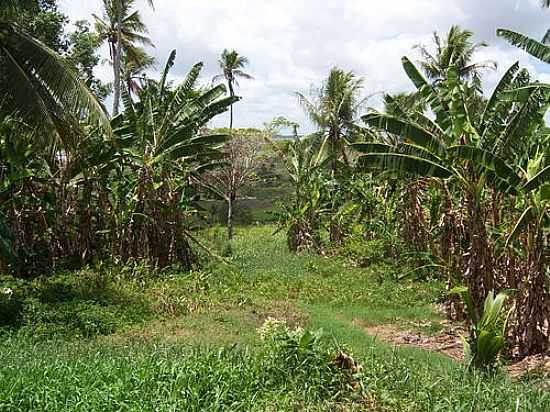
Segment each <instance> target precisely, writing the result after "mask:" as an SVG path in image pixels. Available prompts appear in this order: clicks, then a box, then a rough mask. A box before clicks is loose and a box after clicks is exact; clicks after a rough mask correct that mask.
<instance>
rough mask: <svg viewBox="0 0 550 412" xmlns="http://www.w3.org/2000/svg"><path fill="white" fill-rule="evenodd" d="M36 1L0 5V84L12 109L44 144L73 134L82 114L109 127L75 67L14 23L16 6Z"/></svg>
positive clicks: (10, 1)
mask: <svg viewBox="0 0 550 412" xmlns="http://www.w3.org/2000/svg"><path fill="white" fill-rule="evenodd" d="M35 4H36V3H35V2H34V1H33V0H24V1H22V2H20V1H18V0H3V1H2V2H1V3H0V64H1V65H2V68H3V70H4V71H5V73H6V75H7V76H8V77H7V78H8V79H9V81H3V83H2V88H4V91H5V92H6V93H5V98H6V99H9V100H8V101H9V103H10V106H11V108H12V110H13V111H14V112H17V113H18V114H20V115H22V116H24V117H25V119H26V120H27V121H28V122H29V123H30V124H32V125H33V126H35V127H36V128H37V129H38V130H39V133H37V134H36V135H37V136H39V137H42V138H43V139H44V140H45V143H49V144H52V143H59V142H63V140H64V139H65V138H67V137H69V135H72V136H74V135H75V133H74V127H75V126H77V125H78V122H79V121H80V120H82V119H84V118H86V119H91V120H93V121H99V122H100V123H101V124H102V125H103V128H104V129H105V130H108V131H110V126H109V122H108V119H107V116H106V114H105V112H104V110H103V108H102V107H101V105H100V103H99V102H98V100H97V99H96V97H95V96H94V95H93V93H92V92H91V91H90V90H89V89H88V88H87V87H86V85H85V84H84V83H83V82H82V81H81V80H80V79H79V76H78V73H76V71H75V70H74V68H73V67H71V65H70V64H69V63H68V62H67V61H66V60H65V59H63V58H62V57H61V56H60V55H58V54H57V53H56V52H54V51H53V50H51V49H50V48H48V47H47V46H45V45H44V44H42V43H41V42H39V41H38V40H36V39H35V38H33V37H32V36H30V35H28V34H26V33H25V32H24V31H23V30H22V29H21V28H20V27H19V26H18V25H17V24H15V23H14V21H15V19H14V18H13V17H14V16H15V15H16V13H18V12H20V10H21V9H20V7H22V6H27V7H32V6H33V5H35ZM70 130H72V131H73V132H72V133H66V132H68V131H70ZM46 140H47V141H46Z"/></svg>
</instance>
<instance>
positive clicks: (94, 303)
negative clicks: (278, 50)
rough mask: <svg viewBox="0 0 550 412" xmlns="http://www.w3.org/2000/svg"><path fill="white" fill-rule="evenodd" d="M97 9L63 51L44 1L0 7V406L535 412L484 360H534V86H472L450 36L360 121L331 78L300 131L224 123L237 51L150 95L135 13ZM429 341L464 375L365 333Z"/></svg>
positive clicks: (236, 101) (541, 307)
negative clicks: (207, 78)
mask: <svg viewBox="0 0 550 412" xmlns="http://www.w3.org/2000/svg"><path fill="white" fill-rule="evenodd" d="M149 4H150V6H152V7H154V4H153V2H149ZM103 5H104V15H102V16H93V22H94V24H93V26H94V27H93V29H92V24H91V23H90V22H87V21H80V22H78V23H77V24H76V25H75V31H74V32H72V33H68V34H67V33H66V32H65V25H66V23H67V21H68V20H67V18H66V17H65V16H64V15H63V14H62V12H61V11H60V10H59V8H58V6H57V3H56V1H54V0H44V1H42V0H41V1H38V0H25V1H15V0H4V1H3V2H2V3H1V4H0V89H1V90H2V91H3V96H4V97H3V98H2V100H1V101H0V274H2V278H1V279H0V281H1V284H0V286H1V287H2V288H3V289H2V290H1V292H2V293H1V294H0V327H1V331H2V337H1V339H2V346H3V348H4V350H3V351H2V353H1V357H2V367H1V368H0V374H1V376H2V385H0V409H2V410H106V405H110V406H109V407H110V408H112V410H121V409H127V410H151V409H157V410H158V409H160V410H174V409H182V410H204V409H205V408H209V410H339V409H340V410H370V409H373V410H425V411H434V410H465V409H468V410H495V411H497V410H512V409H513V410H526V411H538V410H540V411H543V410H544V408H545V405H548V403H549V402H550V399H549V397H548V392H547V387H546V391H545V382H546V385H547V381H548V371H544V370H541V371H539V372H537V373H531V374H527V375H525V376H523V377H522V378H521V379H520V380H519V381H518V380H515V381H512V380H511V379H510V377H508V376H507V374H506V372H505V370H504V369H503V366H504V365H506V364H509V363H511V362H515V361H518V360H521V359H523V358H525V357H530V356H535V355H540V356H542V355H543V354H545V353H547V351H548V350H550V348H549V346H550V269H549V267H548V258H549V252H550V248H549V241H550V230H549V229H550V225H549V217H550V216H549V202H550V180H549V177H550V157H549V154H550V153H549V149H548V148H549V143H550V142H549V136H550V132H549V129H548V127H547V125H546V115H547V109H548V104H549V103H550V86H549V85H548V84H544V83H541V82H539V81H537V79H534V78H532V76H531V74H530V73H529V72H528V71H527V70H526V69H523V68H521V67H520V66H519V64H518V63H515V64H513V65H512V66H510V67H509V68H507V70H506V71H505V72H504V74H503V76H502V77H501V79H500V81H499V82H498V84H497V85H496V87H495V88H494V90H492V91H491V92H490V93H487V91H486V88H484V87H483V74H484V72H485V71H487V70H493V69H494V68H495V67H496V63H497V62H491V61H484V62H478V61H476V60H475V59H476V51H478V50H479V49H480V48H483V47H485V46H486V44H485V43H474V42H473V33H471V32H469V31H467V30H463V29H461V28H460V27H457V26H454V27H452V28H451V29H450V31H449V32H448V33H447V34H446V35H445V36H443V37H442V36H440V35H438V34H434V39H433V45H431V46H430V45H419V46H418V50H419V52H420V55H421V56H422V58H421V60H420V61H418V62H416V63H415V62H413V61H411V60H410V59H409V58H407V57H403V59H402V65H403V69H404V71H405V73H406V75H407V76H408V77H409V78H410V80H411V82H412V84H413V85H414V87H415V92H412V93H402V94H396V95H389V94H386V95H385V96H384V107H383V108H381V109H374V108H371V107H368V106H367V103H368V102H367V100H366V99H364V98H363V97H362V96H363V94H364V90H363V82H362V78H361V77H360V76H358V75H357V74H355V73H352V72H347V71H345V70H342V69H340V68H334V69H332V70H331V71H330V73H329V75H328V77H327V78H326V80H325V81H324V82H323V83H322V84H321V85H320V86H319V88H318V89H317V90H315V91H314V92H313V93H312V95H311V96H307V95H304V94H301V93H297V98H298V100H299V102H300V104H301V106H302V107H303V109H304V111H305V112H306V114H307V115H308V116H309V118H310V119H311V121H312V123H313V124H314V125H315V126H316V127H317V131H316V132H315V133H313V134H311V135H308V136H301V135H300V134H299V125H298V124H297V123H295V122H293V121H291V120H288V119H286V118H283V117H280V118H276V119H274V120H273V122H272V123H270V124H268V125H264V128H263V129H261V130H260V129H248V130H236V129H233V117H234V113H238V111H235V112H234V109H236V108H238V107H239V105H240V104H243V103H242V102H240V100H241V99H240V97H239V96H237V89H236V87H237V86H238V82H237V81H238V79H244V80H253V77H252V76H251V75H250V74H248V73H247V72H246V66H247V64H248V60H247V58H246V57H244V56H242V55H240V54H239V53H238V52H236V51H234V50H224V51H223V52H222V53H221V57H220V61H219V66H220V70H221V74H220V75H219V76H216V78H215V79H214V81H213V82H208V83H205V82H202V81H201V79H200V75H201V71H202V68H203V64H202V63H200V62H199V63H197V64H195V65H194V66H192V67H191V68H189V70H188V73H187V76H186V77H185V78H184V79H183V80H182V81H179V82H177V83H175V82H173V81H171V80H170V78H171V76H170V70H171V69H172V67H173V66H174V64H175V61H176V51H173V52H171V53H170V55H169V56H167V57H166V62H165V63H164V64H163V65H162V66H161V67H162V70H161V71H160V74H159V75H158V78H156V79H154V78H151V77H148V76H146V75H145V74H144V73H145V71H146V70H147V69H148V68H150V67H152V65H153V64H155V63H157V64H158V62H155V61H154V59H153V58H152V57H151V56H149V55H148V54H147V52H146V49H145V48H144V46H147V45H151V44H152V39H150V38H149V37H148V36H147V28H146V26H145V24H144V23H143V21H142V19H141V17H140V14H139V11H138V10H136V4H135V2H134V1H133V0H103ZM544 5H545V6H546V7H548V2H545V3H544ZM498 34H499V35H500V36H502V37H503V38H505V39H507V40H508V41H509V42H510V43H512V44H513V45H516V46H518V47H520V48H522V49H524V50H526V51H527V52H528V53H530V54H532V55H533V56H534V57H536V58H538V59H540V60H542V61H543V62H545V63H550V46H548V45H546V43H545V41H547V40H548V36H546V37H545V40H543V41H542V42H538V41H537V40H534V39H532V38H529V37H527V36H525V35H523V34H520V33H514V32H512V31H509V30H505V29H500V30H499V31H498ZM103 43H106V44H107V45H108V48H109V52H110V59H111V64H112V68H113V82H112V84H105V83H103V82H102V81H100V80H99V79H97V78H95V77H94V68H95V67H96V65H97V64H98V63H99V61H100V58H99V51H98V50H99V47H100V46H101V44H103ZM217 80H222V81H223V83H226V84H227V89H226V87H225V84H217V85H216V81H217ZM111 92H112V93H111ZM111 94H112V99H113V108H112V111H111V113H109V112H108V111H107V110H106V108H105V98H106V97H107V96H109V95H111ZM226 111H230V121H229V128H228V129H209V128H208V126H209V122H210V121H211V120H212V119H213V118H214V117H216V116H218V115H219V114H221V113H223V112H226ZM283 129H285V130H288V129H290V130H292V131H293V136H291V138H290V139H288V140H284V141H277V140H275V139H273V137H274V136H276V135H277V134H278V133H279V131H280V130H283ZM247 204H248V208H246V205H247ZM267 222H271V223H273V222H276V226H271V225H267V224H266V223H267ZM214 223H222V224H225V225H226V226H227V232H226V233H225V232H224V231H222V230H221V229H220V228H219V227H218V226H215V227H214V228H213V227H212V226H213V224H214ZM252 223H255V224H257V225H262V226H259V227H251V224H252ZM235 225H237V226H238V228H237V235H236V236H234V235H235ZM283 233H284V236H283ZM285 243H286V244H285ZM443 318H446V319H445V320H444V319H443ZM445 322H451V323H452V324H453V325H463V327H464V328H465V331H466V332H465V335H466V336H465V337H464V341H465V343H464V348H465V355H466V357H465V362H464V363H462V364H459V363H457V362H455V361H451V360H450V359H447V358H445V357H443V356H441V355H438V354H433V353H427V352H425V351H422V350H420V349H410V348H408V349H407V348H405V349H394V350H391V349H389V347H388V346H387V345H386V344H385V343H384V342H380V341H378V340H376V339H375V338H372V337H371V336H370V333H369V330H368V327H370V326H373V325H379V324H390V323H391V324H394V325H397V326H400V327H402V328H409V329H411V328H412V329H413V330H416V331H419V330H420V331H421V332H422V333H426V334H437V333H440V332H441V329H442V325H443V324H444V323H445ZM304 328H305V329H304ZM319 328H323V330H324V332H322V331H319ZM257 331H259V336H257V335H258V334H257ZM220 345H222V348H220Z"/></svg>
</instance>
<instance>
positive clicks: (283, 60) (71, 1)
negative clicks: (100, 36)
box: [60, 0, 550, 133]
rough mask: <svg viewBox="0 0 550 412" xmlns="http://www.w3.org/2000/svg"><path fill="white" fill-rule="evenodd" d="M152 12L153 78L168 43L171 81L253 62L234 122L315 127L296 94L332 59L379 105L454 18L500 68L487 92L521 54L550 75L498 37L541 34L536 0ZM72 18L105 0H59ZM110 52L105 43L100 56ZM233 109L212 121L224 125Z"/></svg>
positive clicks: (181, 2) (181, 5) (304, 3)
mask: <svg viewBox="0 0 550 412" xmlns="http://www.w3.org/2000/svg"><path fill="white" fill-rule="evenodd" d="M154 3H155V10H151V9H150V8H149V7H148V6H147V4H146V1H144V0H138V1H137V3H136V5H137V8H138V9H139V10H140V12H141V14H142V17H143V20H144V21H145V23H146V24H147V26H148V28H149V36H150V37H151V39H152V40H153V42H154V44H155V47H154V48H152V49H150V50H149V53H150V54H152V55H153V56H155V58H156V59H157V62H158V63H157V68H156V70H152V71H151V73H149V75H150V76H156V75H157V74H158V72H159V71H160V70H161V69H162V67H163V66H164V63H165V61H166V59H167V57H168V55H169V53H170V51H171V50H172V49H176V50H177V59H176V64H175V66H174V68H173V69H172V74H173V78H174V80H175V81H177V80H178V79H181V78H182V77H183V76H185V74H186V73H187V71H188V70H189V69H190V67H191V66H192V65H193V64H194V63H196V62H199V61H202V62H204V64H205V68H204V70H203V74H202V76H203V77H202V80H203V82H205V83H206V82H209V81H211V79H212V77H213V76H215V75H216V74H218V73H219V72H220V69H219V65H218V59H219V55H220V54H221V52H222V50H223V49H224V48H227V49H235V50H237V51H238V52H239V53H240V54H242V55H244V56H246V57H247V58H248V59H249V61H250V64H249V66H248V67H247V69H246V71H247V72H248V73H250V74H251V75H252V76H254V80H250V81H248V80H243V81H241V82H240V83H239V87H238V90H237V93H238V94H239V95H240V96H242V101H240V102H239V103H237V104H236V105H235V108H234V111H235V120H234V125H235V127H262V126H263V125H264V123H266V122H269V121H271V120H272V119H273V118H275V117H277V116H285V117H287V118H288V119H290V120H293V121H297V122H298V123H300V125H301V129H300V131H301V132H302V133H307V132H310V131H313V127H314V126H313V125H311V124H310V122H309V121H308V119H307V117H306V116H305V115H304V113H303V111H302V109H301V108H300V106H299V104H298V100H297V98H296V96H295V93H296V92H302V93H308V92H310V91H311V90H312V88H313V87H318V86H319V85H320V83H321V82H322V80H323V79H324V78H326V76H327V75H328V72H329V71H330V69H331V68H332V67H335V66H337V67H340V68H342V69H344V70H351V71H353V72H354V73H355V74H357V75H358V76H361V77H363V78H364V91H363V92H364V95H365V96H370V95H372V96H373V97H372V98H371V99H370V100H369V105H371V106H373V107H379V106H380V102H381V97H380V96H381V93H382V92H388V93H396V92H402V91H411V90H413V87H412V85H411V83H410V81H409V80H408V79H407V77H406V75H405V74H404V71H403V69H402V66H401V57H402V56H404V55H407V56H409V57H410V58H411V59H412V60H416V59H418V58H419V56H418V54H417V52H416V51H415V50H414V49H413V46H414V45H416V44H424V45H430V42H431V37H432V33H433V32H434V31H437V32H438V33H440V34H441V35H444V34H445V33H446V32H447V31H448V30H449V28H450V27H451V26H452V25H455V24H457V25H460V26H461V27H462V28H464V29H468V30H471V31H473V32H474V33H475V40H476V41H486V42H487V43H489V47H486V48H484V49H483V50H482V51H480V52H479V54H478V55H477V56H475V60H478V61H483V60H495V61H497V62H498V69H497V70H496V71H491V72H487V73H485V76H484V87H485V89H487V90H488V91H490V90H491V89H492V88H493V87H494V86H495V84H496V82H497V81H498V79H499V78H500V76H501V75H502V73H503V72H504V71H505V70H506V69H507V68H508V67H510V66H511V65H512V64H513V63H515V62H516V61H519V62H520V64H521V65H522V66H523V67H525V68H527V69H528V70H529V71H530V72H531V74H532V76H533V77H534V78H535V79H538V80H541V81H546V82H550V66H547V65H544V64H543V63H539V62H537V61H536V60H535V59H533V58H531V57H529V56H528V55H527V54H526V53H524V52H523V51H521V50H519V49H516V48H514V47H512V46H510V45H509V44H508V43H506V42H505V41H503V40H501V39H499V38H497V37H496V35H495V32H496V29H497V28H501V27H502V28H508V29H512V30H515V31H519V32H522V33H525V34H528V35H529V36H532V37H535V38H542V36H543V35H544V33H545V32H546V30H547V28H549V27H550V11H549V10H543V9H541V8H540V0H393V1H386V0H232V1H229V0H202V1H197V0H155V1H154ZM60 4H61V7H62V9H63V10H64V12H65V13H66V14H67V15H68V16H69V18H70V20H71V21H72V22H74V21H76V20H78V19H92V17H91V16H92V13H95V14H98V15H101V13H102V12H101V0H60ZM105 52H106V50H103V53H104V56H103V57H107V55H106V53H105ZM96 71H97V76H98V77H100V78H101V79H102V80H105V81H111V80H112V72H111V68H110V67H109V66H108V65H106V64H104V65H102V66H101V67H98V68H97V70H96ZM227 124H228V116H227V114H224V115H221V116H219V117H218V118H216V119H215V120H214V121H213V124H212V126H226V125H227Z"/></svg>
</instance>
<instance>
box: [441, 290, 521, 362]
mask: <svg viewBox="0 0 550 412" xmlns="http://www.w3.org/2000/svg"><path fill="white" fill-rule="evenodd" d="M451 293H453V294H458V295H460V296H461V297H462V300H463V301H464V304H465V306H466V310H467V311H468V315H469V317H470V320H471V324H470V336H469V337H468V338H467V339H464V338H463V341H464V357H465V359H466V360H467V361H468V362H469V365H473V366H474V367H476V368H480V369H492V368H494V367H495V365H496V363H497V360H498V357H499V355H500V353H501V352H502V350H503V349H504V347H505V345H506V325H507V321H508V315H509V313H510V312H508V313H506V312H505V307H504V304H505V303H506V298H507V297H508V294H507V293H506V292H500V293H499V294H497V295H496V296H495V293H494V292H493V291H490V292H489V293H488V294H487V297H486V298H485V303H484V306H483V312H482V313H478V312H477V310H476V308H475V305H474V302H473V299H472V297H471V295H470V292H469V291H468V289H467V288H466V287H456V288H454V289H453V290H452V291H451Z"/></svg>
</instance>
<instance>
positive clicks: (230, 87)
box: [227, 80, 235, 130]
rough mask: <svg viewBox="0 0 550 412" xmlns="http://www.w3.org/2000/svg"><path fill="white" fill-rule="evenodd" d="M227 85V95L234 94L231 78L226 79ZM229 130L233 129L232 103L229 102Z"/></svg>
mask: <svg viewBox="0 0 550 412" xmlns="http://www.w3.org/2000/svg"><path fill="white" fill-rule="evenodd" d="M227 85H228V87H229V95H230V96H231V97H233V96H235V92H234V90H233V82H232V81H231V80H228V81H227ZM229 130H233V103H231V106H229Z"/></svg>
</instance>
